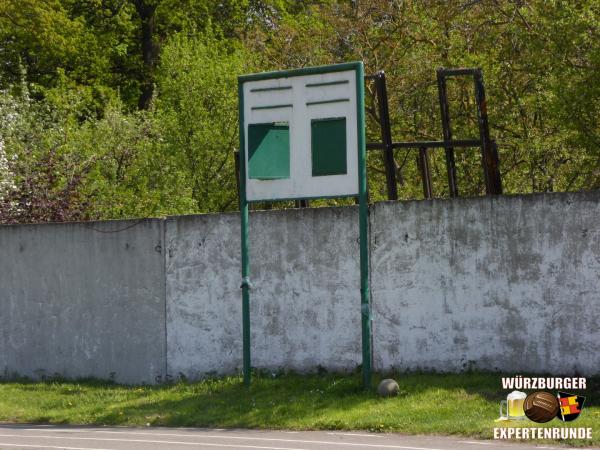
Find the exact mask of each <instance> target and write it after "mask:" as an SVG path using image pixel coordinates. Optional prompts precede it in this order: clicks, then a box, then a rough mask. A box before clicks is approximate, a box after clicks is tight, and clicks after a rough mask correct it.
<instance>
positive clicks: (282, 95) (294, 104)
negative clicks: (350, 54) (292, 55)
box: [241, 66, 362, 201]
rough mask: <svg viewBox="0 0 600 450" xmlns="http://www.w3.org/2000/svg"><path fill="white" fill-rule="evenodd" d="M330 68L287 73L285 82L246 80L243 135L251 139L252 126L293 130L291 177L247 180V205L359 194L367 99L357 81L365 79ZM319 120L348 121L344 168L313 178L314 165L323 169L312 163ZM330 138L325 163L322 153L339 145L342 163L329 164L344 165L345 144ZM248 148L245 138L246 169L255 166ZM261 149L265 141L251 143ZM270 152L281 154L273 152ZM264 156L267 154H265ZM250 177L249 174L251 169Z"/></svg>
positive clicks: (351, 71) (324, 147)
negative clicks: (281, 125)
mask: <svg viewBox="0 0 600 450" xmlns="http://www.w3.org/2000/svg"><path fill="white" fill-rule="evenodd" d="M325 69H326V70H327V71H326V72H325V73H308V74H303V73H302V70H300V71H296V72H299V74H294V72H284V73H282V76H281V77H277V73H273V74H272V78H266V79H250V80H248V81H244V80H243V78H244V77H242V95H243V111H241V120H243V128H242V129H243V133H244V136H245V137H248V127H249V125H251V124H270V123H273V124H277V123H286V124H288V125H289V174H290V175H289V177H286V178H282V177H271V178H273V179H257V178H249V177H248V176H246V179H245V183H246V199H247V201H259V200H278V199H280V200H282V199H300V198H320V197H343V196H353V195H358V192H359V149H358V142H359V140H358V131H359V130H358V123H359V111H358V108H359V107H362V99H361V100H360V101H359V99H357V82H360V83H362V79H361V80H358V72H357V70H355V69H353V68H350V69H349V70H341V71H332V70H331V66H328V67H326V68H325ZM258 76H260V74H259V75H258ZM361 118H362V115H361ZM316 119H345V126H346V136H345V144H346V148H345V154H346V162H345V167H344V168H343V170H340V171H338V172H335V171H333V173H339V174H336V175H319V176H313V173H314V171H313V167H314V164H317V163H319V164H320V162H317V161H313V159H312V157H313V155H312V153H311V148H313V147H312V146H311V145H312V144H311V136H313V134H314V133H312V132H311V131H312V130H311V123H312V122H314V121H315V120H316ZM336 124H337V126H338V131H339V126H340V124H343V121H337V122H336ZM342 126H343V125H342ZM321 135H323V132H321ZM331 139H334V137H330V139H329V141H328V142H327V143H326V144H324V145H321V146H320V147H319V148H320V149H321V150H320V152H321V154H320V156H321V159H320V160H323V159H324V160H327V158H328V155H327V154H323V152H325V153H326V152H327V151H328V147H327V145H334V146H335V145H337V146H338V149H337V153H336V157H337V162H336V161H326V163H330V164H336V163H337V164H340V161H339V159H340V157H341V158H343V154H342V153H340V149H339V145H342V146H343V142H341V141H343V139H338V141H337V142H335V141H331ZM265 142H266V141H265ZM249 144H250V143H249V139H248V138H246V139H244V151H243V157H244V163H245V167H246V168H248V167H250V166H249V165H250V164H252V162H251V157H252V155H249ZM259 145H261V143H260V142H258V143H257V142H254V143H252V149H255V148H256V147H257V146H259ZM265 145H267V144H265ZM266 151H267V152H268V151H278V150H277V149H276V148H272V149H267V150H266ZM332 151H333V150H332ZM342 151H343V150H342ZM265 154H268V153H265V152H263V153H262V155H265ZM340 155H342V156H340ZM263 158H264V156H263ZM332 158H333V156H332ZM263 163H264V159H263ZM341 163H342V164H340V166H343V161H342V162H341ZM245 172H246V174H247V173H248V170H247V169H246V171H245ZM344 172H345V173H344ZM321 173H323V172H322V171H321ZM325 173H332V172H325Z"/></svg>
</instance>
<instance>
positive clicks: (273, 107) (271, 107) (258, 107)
mask: <svg viewBox="0 0 600 450" xmlns="http://www.w3.org/2000/svg"><path fill="white" fill-rule="evenodd" d="M291 107H292V104H289V105H267V106H253V107H252V109H253V110H256V109H277V108H291Z"/></svg>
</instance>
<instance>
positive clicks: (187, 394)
mask: <svg viewBox="0 0 600 450" xmlns="http://www.w3.org/2000/svg"><path fill="white" fill-rule="evenodd" d="M387 376H391V377H392V378H394V379H396V380H397V381H398V383H399V385H400V395H399V396H397V397H392V398H380V397H379V396H378V395H377V394H376V392H375V390H370V391H364V390H363V389H362V388H361V385H360V384H361V376H360V373H354V374H350V375H340V374H330V373H324V374H322V375H318V374H313V375H297V374H286V375H281V374H277V373H268V372H261V373H255V374H254V376H253V379H252V385H251V386H250V387H249V388H246V387H245V386H244V385H243V383H242V377H241V376H232V377H222V378H210V379H205V380H203V381H199V382H196V383H188V382H184V381H181V382H178V383H174V384H165V385H158V386H125V385H118V384H113V383H108V382H102V381H98V380H78V381H65V380H49V381H45V382H31V381H27V380H21V381H2V382H0V422H13V423H63V424H87V425H129V426H173V427H176V426H182V427H183V426H185V427H218V428H234V427H241V428H263V429H290V430H369V431H378V432H400V433H407V434H441V435H456V436H465V437H476V438H492V436H493V434H492V433H493V429H494V427H500V426H506V425H503V424H502V423H499V422H494V420H495V419H496V418H497V417H498V405H499V403H500V400H502V399H505V398H506V395H507V393H508V392H507V391H503V390H502V389H501V381H500V377H501V375H500V374H490V373H477V372H469V373H463V374H432V373H410V374H391V375H387ZM387 376H386V377H387ZM381 378H382V376H381V375H379V374H376V375H375V376H374V386H377V383H378V382H379V380H380V379H381ZM582 395H584V396H586V402H585V406H584V408H583V411H582V414H581V416H580V417H579V418H578V419H577V420H576V421H575V422H571V423H566V424H563V423H562V422H560V421H558V420H553V421H551V422H548V423H546V424H535V423H534V422H530V421H529V420H525V421H523V422H522V423H514V422H513V423H511V424H510V426H524V427H563V426H574V427H592V428H593V429H594V430H593V436H594V438H593V440H592V441H583V440H582V441H576V440H573V441H566V442H561V443H562V444H568V445H571V446H584V445H587V446H589V445H594V444H595V445H598V444H600V406H599V400H600V377H595V378H588V389H587V390H586V391H585V392H582ZM530 443H536V444H545V443H552V444H555V443H556V442H554V441H543V440H536V441H530Z"/></svg>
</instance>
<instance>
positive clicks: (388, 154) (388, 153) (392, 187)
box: [375, 70, 398, 200]
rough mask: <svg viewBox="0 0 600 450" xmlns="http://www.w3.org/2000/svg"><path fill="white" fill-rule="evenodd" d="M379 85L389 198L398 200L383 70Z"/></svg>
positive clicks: (379, 103)
mask: <svg viewBox="0 0 600 450" xmlns="http://www.w3.org/2000/svg"><path fill="white" fill-rule="evenodd" d="M375 85H376V87H377V103H378V106H379V126H380V128H381V141H382V142H383V145H384V150H383V162H384V165H385V176H386V180H387V192H388V200H398V183H397V181H396V163H395V162H394V148H393V147H392V129H391V126H390V111H389V105H388V96H387V86H386V83H385V73H384V72H383V70H381V71H379V72H377V74H376V78H375Z"/></svg>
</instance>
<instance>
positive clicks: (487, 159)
mask: <svg viewBox="0 0 600 450" xmlns="http://www.w3.org/2000/svg"><path fill="white" fill-rule="evenodd" d="M473 81H474V82H475V100H476V103H477V118H478V122H479V137H480V139H481V162H482V165H483V173H484V177H485V191H486V193H487V194H488V195H498V194H502V180H501V179H500V169H499V167H498V166H499V164H498V152H497V150H496V152H494V146H493V145H492V142H491V139H490V126H489V123H488V115H487V103H486V100H485V86H484V84H483V74H482V72H481V69H475V71H474V72H473Z"/></svg>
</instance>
